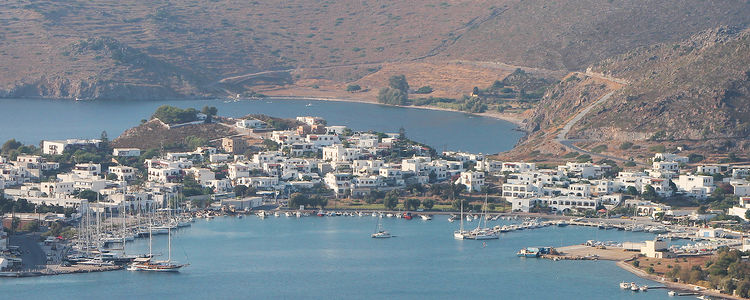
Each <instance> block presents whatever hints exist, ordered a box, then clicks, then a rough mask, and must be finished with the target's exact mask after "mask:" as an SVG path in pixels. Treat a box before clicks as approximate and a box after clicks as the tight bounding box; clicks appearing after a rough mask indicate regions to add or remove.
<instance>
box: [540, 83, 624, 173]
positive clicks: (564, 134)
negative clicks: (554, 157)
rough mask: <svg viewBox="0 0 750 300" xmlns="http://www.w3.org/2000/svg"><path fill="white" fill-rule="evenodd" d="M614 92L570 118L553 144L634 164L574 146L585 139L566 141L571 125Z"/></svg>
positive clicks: (594, 155) (593, 155)
mask: <svg viewBox="0 0 750 300" xmlns="http://www.w3.org/2000/svg"><path fill="white" fill-rule="evenodd" d="M586 75H588V76H596V75H595V74H589V73H588V72H587V73H586ZM596 77H598V76H596ZM602 79H605V80H611V79H610V78H602ZM615 82H617V83H620V84H626V81H615ZM616 91H617V90H614V91H611V92H609V93H607V94H606V95H604V96H602V97H601V98H599V99H598V100H596V102H594V103H592V104H591V105H589V106H588V107H586V108H584V109H582V110H581V111H579V112H578V113H577V114H576V115H575V116H574V117H573V118H571V119H570V120H568V122H567V123H565V126H563V128H562V130H560V132H559V133H557V136H555V142H557V143H558V144H560V145H562V146H563V147H565V148H567V149H568V151H573V152H578V153H583V154H588V155H590V156H591V157H600V158H603V159H610V160H614V161H618V162H634V161H631V160H628V159H624V158H621V157H616V156H611V155H606V154H601V153H595V152H591V151H588V150H584V149H581V148H580V147H578V146H576V145H575V144H574V143H577V142H585V141H587V140H586V139H568V138H567V135H568V132H570V129H571V128H573V125H575V124H576V123H578V121H580V120H581V119H583V117H585V116H586V115H587V114H588V113H589V112H590V111H591V110H592V109H594V107H595V106H597V105H599V104H601V103H604V102H606V101H607V100H609V98H610V97H612V95H613V94H614V93H615V92H616Z"/></svg>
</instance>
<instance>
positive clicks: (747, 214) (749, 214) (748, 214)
mask: <svg viewBox="0 0 750 300" xmlns="http://www.w3.org/2000/svg"><path fill="white" fill-rule="evenodd" d="M745 220H750V209H748V210H746V211H745Z"/></svg>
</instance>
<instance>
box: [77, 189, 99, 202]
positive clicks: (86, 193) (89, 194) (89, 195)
mask: <svg viewBox="0 0 750 300" xmlns="http://www.w3.org/2000/svg"><path fill="white" fill-rule="evenodd" d="M78 197H79V198H81V199H86V200H88V201H89V202H96V199H97V197H99V193H97V192H94V191H92V190H83V191H81V192H80V193H78Z"/></svg>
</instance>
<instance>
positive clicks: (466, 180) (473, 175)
mask: <svg viewBox="0 0 750 300" xmlns="http://www.w3.org/2000/svg"><path fill="white" fill-rule="evenodd" d="M456 183H460V184H463V185H465V186H466V191H467V192H481V191H482V187H483V186H484V172H474V171H468V172H461V176H460V177H459V179H458V180H457V182H456Z"/></svg>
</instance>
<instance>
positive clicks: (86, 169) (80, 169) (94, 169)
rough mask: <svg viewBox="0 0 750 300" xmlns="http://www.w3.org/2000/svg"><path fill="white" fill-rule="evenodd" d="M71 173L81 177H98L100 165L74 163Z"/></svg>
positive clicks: (100, 169) (100, 170) (100, 171)
mask: <svg viewBox="0 0 750 300" xmlns="http://www.w3.org/2000/svg"><path fill="white" fill-rule="evenodd" d="M73 173H74V174H76V175H77V176H78V177H81V178H91V177H99V176H100V175H101V174H102V166H101V165H100V164H93V163H85V164H76V165H75V166H74V167H73Z"/></svg>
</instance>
